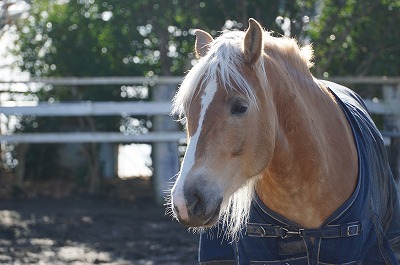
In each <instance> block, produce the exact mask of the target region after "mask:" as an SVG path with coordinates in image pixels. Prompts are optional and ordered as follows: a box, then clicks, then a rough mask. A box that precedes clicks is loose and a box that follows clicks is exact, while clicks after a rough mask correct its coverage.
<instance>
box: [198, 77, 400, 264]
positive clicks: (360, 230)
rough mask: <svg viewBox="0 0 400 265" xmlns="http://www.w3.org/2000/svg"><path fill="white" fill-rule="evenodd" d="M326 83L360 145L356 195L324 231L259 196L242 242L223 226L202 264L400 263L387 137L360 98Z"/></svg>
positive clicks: (204, 249) (399, 214) (207, 244)
mask: <svg viewBox="0 0 400 265" xmlns="http://www.w3.org/2000/svg"><path fill="white" fill-rule="evenodd" d="M324 83H325V84H326V85H327V86H328V87H329V88H330V90H331V92H332V94H333V95H334V96H335V97H336V100H337V102H338V103H339V104H340V106H341V108H342V109H343V111H344V113H345V115H346V117H347V119H348V121H349V123H350V126H351V129H352V131H353V136H354V140H355V143H356V146H357V151H358V162H359V163H358V164H359V170H358V172H359V176H358V184H357V187H356V190H355V191H354V193H353V194H352V196H351V197H350V198H349V199H348V200H347V201H346V202H345V203H344V204H343V205H342V206H341V207H340V208H339V209H337V210H336V211H335V212H334V213H333V214H332V215H331V216H330V218H328V220H326V221H325V223H324V224H323V225H322V226H321V227H320V228H319V229H302V228H301V227H298V226H297V225H296V224H295V223H292V222H291V221H289V220H287V219H286V218H284V217H282V216H280V215H278V214H277V213H275V212H273V211H272V210H270V209H268V208H267V207H266V206H265V205H264V204H263V203H262V202H261V201H260V200H259V198H257V197H256V198H254V200H253V202H252V206H251V210H250V218H249V222H248V223H247V225H246V226H245V228H244V229H243V230H242V231H241V232H240V239H239V240H238V241H234V242H233V243H229V242H228V241H227V239H225V238H224V237H223V236H222V235H221V229H223V228H221V227H216V228H214V229H211V233H210V231H208V232H204V233H202V234H201V235H200V248H199V262H200V264H202V265H206V264H207V265H208V264H239V265H242V264H246V265H247V264H254V265H256V264H260V265H261V264H264V265H272V264H274V265H278V264H293V265H300V264H324V265H328V264H342V265H353V264H371V265H372V264H375V265H376V264H399V261H400V207H399V198H398V195H397V191H396V185H395V183H394V180H393V176H392V173H391V171H390V168H389V164H388V160H387V155H386V151H385V147H384V144H383V140H382V136H381V134H380V133H379V131H378V129H377V128H376V126H375V125H374V123H373V121H372V120H371V117H370V116H369V114H368V111H367V109H366V106H365V105H364V103H363V101H362V99H361V98H360V97H359V96H358V95H357V94H355V93H354V92H353V91H351V90H350V89H348V88H345V87H343V86H340V85H338V84H335V83H331V82H327V81H324ZM212 230H215V231H212ZM217 231H219V232H217ZM210 234H213V236H209V235H210ZM218 234H220V235H221V236H218ZM311 238H313V239H314V241H312V240H311Z"/></svg>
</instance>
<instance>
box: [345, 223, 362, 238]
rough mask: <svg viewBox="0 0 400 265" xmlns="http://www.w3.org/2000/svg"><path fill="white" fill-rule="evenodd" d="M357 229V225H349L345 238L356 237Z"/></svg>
mask: <svg viewBox="0 0 400 265" xmlns="http://www.w3.org/2000/svg"><path fill="white" fill-rule="evenodd" d="M358 232H359V227H358V225H349V226H348V227H347V236H356V235H358Z"/></svg>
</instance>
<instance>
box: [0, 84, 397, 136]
mask: <svg viewBox="0 0 400 265" xmlns="http://www.w3.org/2000/svg"><path fill="white" fill-rule="evenodd" d="M181 80H182V77H154V78H146V77H80V78H77V77H65V78H30V79H14V80H0V84H18V83H24V84H27V85H30V84H33V83H39V84H40V83H42V84H52V85H69V86H82V85H85V86H88V85H91V86H94V85H99V86H100V85H127V84H129V85H143V84H153V85H154V84H172V85H176V86H178V84H179V83H180V82H181ZM329 80H331V81H333V82H337V83H342V84H378V85H384V86H395V85H399V84H400V77H332V78H330V79H329ZM0 92H1V91H0ZM365 103H366V105H367V107H368V108H369V110H370V111H371V113H374V114H383V115H400V99H398V98H393V99H390V100H385V101H382V100H370V99H366V100H365ZM170 110H171V103H170V102H143V101H135V102H126V101H124V102H92V101H84V102H74V103H65V102H61V103H53V104H49V103H40V102H39V103H38V104H37V105H36V106H19V105H18V103H14V105H9V104H5V103H3V104H1V102H0V113H1V114H4V115H32V116H110V115H116V116H119V115H121V116H126V115H149V116H153V115H168V114H169V112H170ZM382 133H383V135H384V136H388V137H398V136H400V132H393V131H392V132H387V131H384V132H382ZM180 137H181V138H184V137H185V134H184V133H171V132H168V133H162V134H156V133H151V132H150V133H148V134H147V135H123V134H122V133H121V134H119V133H107V132H87V133H85V132H81V133H60V132H57V133H46V134H43V133H40V134H35V133H29V134H28V133H21V134H13V135H4V134H1V135H0V141H5V142H25V143H27V142H31V143H46V142H47V143H56V142H58V143H63V142H131V141H132V142H162V141H165V142H170V141H176V140H177V139H179V138H180Z"/></svg>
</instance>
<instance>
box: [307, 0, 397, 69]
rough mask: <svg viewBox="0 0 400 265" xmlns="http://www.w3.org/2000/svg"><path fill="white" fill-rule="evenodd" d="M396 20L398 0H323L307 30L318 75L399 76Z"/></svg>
mask: <svg viewBox="0 0 400 265" xmlns="http://www.w3.org/2000/svg"><path fill="white" fill-rule="evenodd" d="M398 21H400V1H398V0H395V1H388V0H364V1H355V0H353V1H339V0H325V1H324V2H323V8H322V13H321V15H320V16H319V18H318V19H317V20H316V21H315V22H314V23H313V24H312V27H311V30H310V31H309V32H310V36H311V39H312V42H313V43H314V47H315V58H316V59H315V60H316V61H317V62H318V64H317V65H316V73H317V75H318V76H328V75H398V73H399V72H400V64H399V63H398V58H400V46H399V41H400V31H399V30H397V26H398V25H397V23H398Z"/></svg>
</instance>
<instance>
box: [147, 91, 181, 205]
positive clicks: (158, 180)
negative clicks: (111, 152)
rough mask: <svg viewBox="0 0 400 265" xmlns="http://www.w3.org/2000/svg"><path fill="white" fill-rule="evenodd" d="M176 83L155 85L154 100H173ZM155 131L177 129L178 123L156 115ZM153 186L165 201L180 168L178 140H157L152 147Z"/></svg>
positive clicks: (160, 198) (159, 199) (157, 197)
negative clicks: (173, 178)
mask: <svg viewBox="0 0 400 265" xmlns="http://www.w3.org/2000/svg"><path fill="white" fill-rule="evenodd" d="M176 89H177V87H176V85H174V84H172V85H171V84H159V85H156V86H155V87H154V90H153V91H154V94H153V99H154V101H171V99H172V98H173V96H174V95H175V92H176ZM153 120H154V123H153V124H154V131H159V132H166V131H176V130H177V127H178V125H177V123H176V122H174V121H173V118H172V117H170V116H165V115H164V116H155V117H154V119H153ZM152 158H153V167H154V172H153V187H154V192H155V196H156V198H155V199H156V201H157V202H158V203H164V197H165V196H166V195H167V192H168V190H169V189H170V188H171V182H172V177H173V176H174V175H175V174H176V173H178V170H179V153H178V143H177V142H156V143H154V144H153V149H152Z"/></svg>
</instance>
